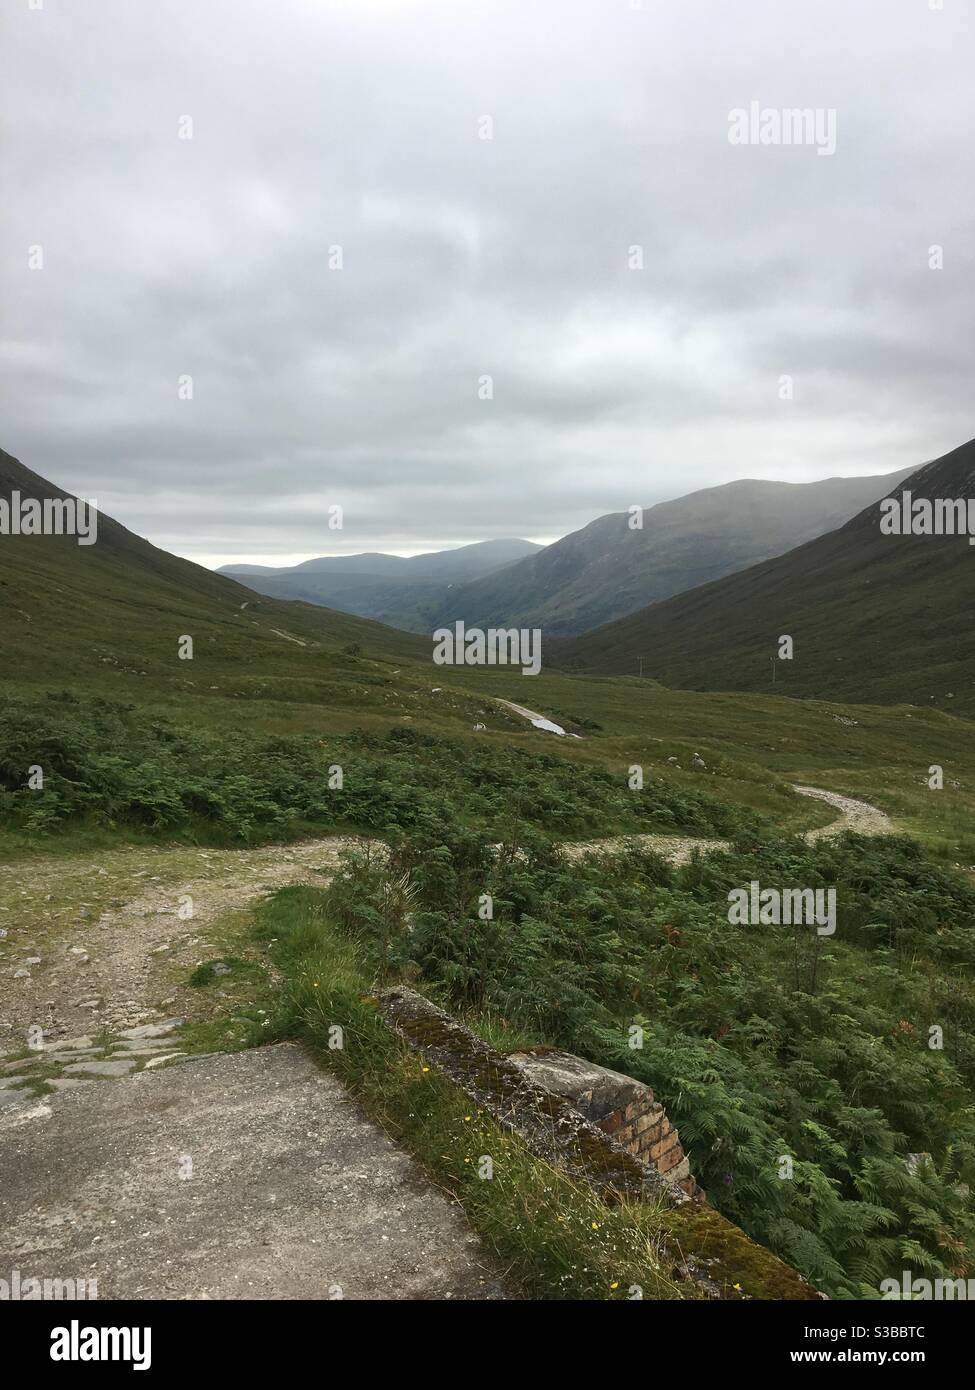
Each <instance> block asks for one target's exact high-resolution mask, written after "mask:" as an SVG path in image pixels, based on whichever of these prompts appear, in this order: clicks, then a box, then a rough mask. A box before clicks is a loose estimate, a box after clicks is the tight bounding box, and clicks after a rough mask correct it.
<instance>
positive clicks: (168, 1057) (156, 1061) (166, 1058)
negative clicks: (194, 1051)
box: [142, 1052, 186, 1071]
mask: <svg viewBox="0 0 975 1390" xmlns="http://www.w3.org/2000/svg"><path fill="white" fill-rule="evenodd" d="M185 1055H186V1054H185V1053H183V1052H164V1053H163V1055H162V1056H161V1057H153V1059H152V1061H151V1062H147V1063H146V1064H145V1066H144V1067H143V1068H142V1070H143V1071H152V1070H153V1069H154V1068H155V1067H161V1066H162V1064H163V1062H171V1061H172V1060H173V1059H174V1058H175V1057H184V1056H185Z"/></svg>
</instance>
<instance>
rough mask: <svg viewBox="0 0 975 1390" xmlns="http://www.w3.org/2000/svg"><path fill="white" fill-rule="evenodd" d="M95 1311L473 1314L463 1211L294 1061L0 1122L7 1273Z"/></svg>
mask: <svg viewBox="0 0 975 1390" xmlns="http://www.w3.org/2000/svg"><path fill="white" fill-rule="evenodd" d="M13 1269H19V1270H20V1272H21V1276H22V1278H27V1277H28V1276H35V1277H41V1278H45V1277H47V1278H58V1277H61V1278H86V1279H92V1278H95V1279H97V1281H98V1296H99V1298H101V1299H106V1298H145V1299H152V1298H165V1299H207V1298H246V1299H289V1298H312V1299H328V1298H336V1297H340V1296H341V1297H344V1298H347V1299H446V1298H454V1299H481V1298H502V1297H504V1292H503V1289H502V1287H501V1285H500V1283H499V1280H498V1277H497V1272H496V1270H495V1269H494V1268H493V1267H492V1266H491V1265H490V1263H489V1261H488V1258H487V1257H486V1255H485V1254H484V1252H483V1251H482V1249H481V1246H480V1242H479V1241H478V1239H477V1237H476V1236H474V1235H473V1233H472V1232H471V1231H470V1229H469V1228H468V1226H467V1225H466V1222H465V1220H464V1217H463V1213H462V1212H461V1211H460V1209H459V1208H458V1207H456V1206H454V1205H453V1204H451V1203H450V1201H449V1200H448V1199H447V1197H446V1196H445V1195H444V1194H443V1193H442V1192H441V1191H440V1189H438V1188H435V1187H433V1186H432V1185H431V1184H430V1182H429V1181H428V1180H427V1179H426V1178H425V1177H424V1175H423V1173H422V1171H421V1170H420V1169H419V1168H418V1167H417V1165H416V1164H415V1163H414V1162H413V1160H412V1159H411V1158H410V1157H409V1156H408V1155H407V1154H406V1153H404V1152H403V1151H402V1150H400V1149H399V1148H397V1146H396V1145H395V1144H393V1143H392V1141H391V1140H390V1139H389V1138H387V1136H386V1135H385V1134H384V1133H383V1132H382V1130H381V1129H379V1128H378V1126H376V1125H375V1124H373V1123H372V1121H370V1120H369V1119H368V1118H367V1117H366V1116H365V1115H364V1113H363V1112H362V1111H361V1110H360V1108H359V1107H358V1105H357V1104H356V1103H355V1102H354V1101H352V1099H351V1098H350V1097H349V1095H348V1093H347V1092H346V1091H345V1089H344V1088H343V1087H342V1085H341V1084H340V1083H339V1082H338V1081H337V1080H335V1078H334V1077H331V1076H330V1075H328V1074H327V1073H324V1072H322V1071H320V1070H319V1069H318V1067H317V1066H316V1065H315V1064H314V1063H313V1062H312V1060H311V1058H310V1057H309V1056H308V1055H307V1054H306V1053H305V1052H304V1051H303V1049H301V1048H300V1047H297V1046H295V1045H293V1044H288V1043H285V1044H280V1045H278V1046H272V1047H264V1048H258V1049H253V1050H251V1051H248V1052H238V1053H233V1054H218V1055H215V1056H210V1057H206V1058H202V1059H196V1060H193V1061H187V1062H185V1063H183V1064H181V1065H180V1066H178V1067H170V1068H163V1069H161V1070H159V1071H152V1072H141V1073H138V1074H136V1075H133V1076H127V1077H125V1078H123V1079H119V1080H117V1081H113V1082H103V1083H102V1084H100V1085H89V1086H86V1087H84V1088H80V1089H78V1090H70V1091H67V1092H64V1093H59V1094H57V1095H49V1096H46V1097H44V1099H43V1101H42V1102H40V1103H38V1102H36V1101H35V1102H34V1103H33V1104H31V1105H27V1104H23V1105H11V1106H5V1107H3V1110H2V1112H0V1270H2V1271H5V1272H6V1271H9V1270H13Z"/></svg>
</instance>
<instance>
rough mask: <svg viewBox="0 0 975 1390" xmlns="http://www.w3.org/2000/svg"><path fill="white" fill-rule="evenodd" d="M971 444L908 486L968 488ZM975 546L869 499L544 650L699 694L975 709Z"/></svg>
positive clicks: (939, 494)
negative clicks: (896, 532) (838, 521)
mask: <svg viewBox="0 0 975 1390" xmlns="http://www.w3.org/2000/svg"><path fill="white" fill-rule="evenodd" d="M973 482H975V441H973V442H969V443H968V444H964V445H962V446H961V447H960V448H958V449H955V450H953V451H952V452H951V453H949V454H946V455H945V456H944V457H943V458H941V459H937V460H935V461H934V462H933V463H929V464H926V465H925V466H924V467H923V468H921V469H920V470H918V471H917V472H916V473H913V474H912V475H910V477H909V479H908V480H907V481H906V482H905V483H904V484H903V485H899V486H897V487H895V488H893V489H891V490H890V495H892V496H899V495H900V494H901V492H902V490H904V489H905V488H907V489H909V490H910V491H911V492H912V493H913V494H914V495H915V496H918V497H921V496H923V497H928V498H932V499H933V498H958V497H967V496H969V495H972V493H973ZM973 599H975V552H973V550H972V548H971V547H970V546H969V545H968V542H967V540H966V538H965V537H964V536H960V537H955V536H941V537H939V536H910V535H909V536H887V535H882V534H881V533H880V511H879V507H878V506H877V505H873V506H869V507H867V508H866V509H865V510H864V511H862V512H861V513H859V515H857V516H856V517H854V518H853V520H852V521H850V522H848V523H847V524H846V525H845V526H843V527H841V528H840V529H839V530H837V531H834V532H832V533H831V534H830V535H828V536H822V537H820V538H819V539H817V540H814V541H810V542H809V543H808V544H806V545H803V546H800V547H799V548H798V549H796V550H792V551H790V552H789V553H788V554H786V555H783V556H780V557H778V558H777V559H773V560H769V561H767V562H766V563H764V564H761V565H755V566H754V567H752V568H751V569H748V570H745V571H743V572H742V573H739V574H734V575H730V576H728V577H726V578H724V579H721V580H718V581H717V582H715V583H712V584H705V585H703V586H701V587H700V588H697V589H693V590H691V591H689V592H687V593H683V594H679V595H678V596H676V597H675V598H671V599H668V600H667V601H666V602H664V603H658V604H654V605H653V606H652V607H650V608H646V609H643V610H641V611H640V612H639V613H634V614H631V615H630V616H629V617H627V618H623V619H621V620H619V621H618V622H615V623H611V624H607V625H606V626H604V627H601V628H598V629H596V630H595V631H593V632H589V633H586V634H585V635H584V636H581V637H577V638H574V639H573V640H571V641H569V642H565V643H563V644H560V645H559V647H558V648H557V652H555V653H553V652H552V651H551V649H550V656H551V657H554V659H556V660H557V661H558V662H559V663H560V664H563V665H565V666H568V667H570V668H578V669H584V670H588V671H593V672H600V673H604V674H614V673H626V674H634V673H636V672H637V671H638V670H639V664H640V660H641V658H642V661H643V671H644V674H645V675H649V676H654V677H656V678H657V679H659V680H661V681H663V682H664V683H665V684H667V685H670V686H679V687H685V688H690V689H694V690H745V691H768V690H771V688H772V675H773V658H775V657H776V653H777V650H778V639H779V637H780V636H782V635H784V634H788V635H789V636H791V637H792V638H793V640H794V651H795V654H794V659H793V660H791V661H786V660H774V674H775V682H776V683H775V691H776V693H778V694H780V695H801V696H815V697H818V698H822V699H834V700H843V701H851V700H852V701H866V702H880V703H892V702H895V701H907V702H910V703H913V704H919V705H921V704H923V705H933V706H940V707H943V708H945V709H951V710H953V711H955V712H956V713H965V714H969V715H970V714H973V713H975V652H973V649H972V646H971V643H970V642H969V640H968V634H969V632H970V626H971V619H970V610H971V604H972V601H973Z"/></svg>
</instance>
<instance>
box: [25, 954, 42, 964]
mask: <svg viewBox="0 0 975 1390" xmlns="http://www.w3.org/2000/svg"><path fill="white" fill-rule="evenodd" d="M40 963H41V957H40V956H28V957H27V959H26V960H25V961H24V964H25V965H40Z"/></svg>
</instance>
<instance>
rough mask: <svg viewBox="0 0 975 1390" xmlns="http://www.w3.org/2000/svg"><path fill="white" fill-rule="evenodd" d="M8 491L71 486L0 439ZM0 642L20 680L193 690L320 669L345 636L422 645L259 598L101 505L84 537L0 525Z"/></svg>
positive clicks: (4, 493)
mask: <svg viewBox="0 0 975 1390" xmlns="http://www.w3.org/2000/svg"><path fill="white" fill-rule="evenodd" d="M14 492H19V493H20V495H21V497H22V498H33V499H37V500H38V501H40V502H44V501H45V500H46V501H48V502H52V501H55V500H57V499H62V500H63V499H68V498H70V497H71V494H70V493H67V492H64V491H63V490H62V489H60V488H57V487H56V486H55V485H54V484H52V483H50V482H48V481H47V480H46V479H45V478H42V477H40V476H39V475H38V474H37V473H34V472H32V471H31V470H30V469H29V468H26V467H25V466H24V465H23V464H22V463H20V462H19V461H18V460H17V459H15V458H13V457H12V456H11V455H10V454H6V453H4V452H3V451H2V450H0V498H2V499H5V500H6V502H7V503H8V504H9V502H10V499H11V494H12V493H14ZM184 635H189V636H192V637H193V639H194V659H193V660H187V661H184V660H180V659H179V657H178V642H179V639H180V638H181V637H182V636H184ZM0 644H2V647H0V649H2V651H3V654H4V674H5V675H7V676H16V677H17V678H19V679H20V680H34V679H36V680H39V681H40V680H58V681H62V682H65V683H67V681H68V680H69V678H72V677H75V676H81V677H86V676H92V675H96V674H97V675H98V676H99V677H100V678H101V679H102V680H103V681H104V679H106V678H111V677H115V676H119V677H121V676H125V677H129V678H131V677H136V678H138V679H139V680H140V681H142V680H145V681H146V683H147V684H148V685H151V684H152V683H153V682H155V683H156V684H157V685H159V686H161V687H162V688H164V689H170V690H175V691H178V692H181V693H182V692H184V691H186V690H189V689H194V688H197V689H198V691H199V693H201V694H203V693H205V692H207V691H209V689H210V688H211V686H212V685H213V684H218V685H219V681H220V678H222V677H223V676H225V675H226V674H227V673H228V672H231V671H232V672H234V673H235V679H236V677H237V676H238V675H239V676H240V677H241V681H243V682H244V683H246V681H247V680H251V681H254V682H257V681H259V680H261V679H263V678H265V677H267V676H269V675H279V676H281V677H283V678H286V679H289V680H291V679H297V678H298V677H302V676H303V677H314V678H315V679H319V680H320V679H321V678H322V676H323V675H325V674H327V672H328V663H329V661H334V660H336V659H337V656H336V654H340V653H341V652H342V651H343V649H345V648H348V647H350V646H356V647H358V648H359V649H360V650H365V651H368V652H369V653H370V654H383V655H387V656H389V657H390V658H394V659H403V658H406V657H408V656H411V655H412V656H416V657H419V658H421V659H422V658H428V657H429V650H430V645H429V642H424V641H423V640H422V639H420V638H418V637H412V636H410V635H408V634H406V633H403V632H397V631H395V630H393V629H391V628H384V627H380V626H379V625H378V624H376V623H371V622H366V621H364V620H362V619H361V618H354V617H349V616H348V615H347V614H344V613H334V612H331V611H330V610H328V609H324V608H318V607H311V606H309V605H306V604H302V603H281V602H276V601H274V600H272V599H265V598H259V597H258V596H257V595H255V594H254V592H253V591H252V590H251V589H245V588H244V587H243V586H242V585H240V584H238V583H236V582H235V581H234V580H233V579H230V578H227V577H226V576H224V575H220V574H214V573H213V571H212V570H208V569H204V568H203V567H202V566H201V565H195V564H193V563H192V562H191V561H189V560H183V559H180V558H179V557H178V556H176V555H170V554H169V553H168V552H167V551H165V550H159V549H157V547H156V546H154V545H151V544H150V543H149V542H148V541H146V540H143V539H142V538H141V537H139V536H136V535H134V534H133V533H132V532H131V531H128V530H127V529H126V528H125V527H124V526H122V525H120V524H119V523H118V522H117V521H113V520H112V518H111V517H109V516H106V515H105V514H104V513H99V514H98V526H97V538H96V541H95V543H94V544H92V545H79V544H78V541H77V538H76V537H75V536H71V535H9V534H8V535H0ZM110 683H111V682H110ZM117 683H118V685H119V686H120V688H121V687H123V686H124V685H125V684H126V682H125V681H124V680H119V681H118V682H117Z"/></svg>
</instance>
